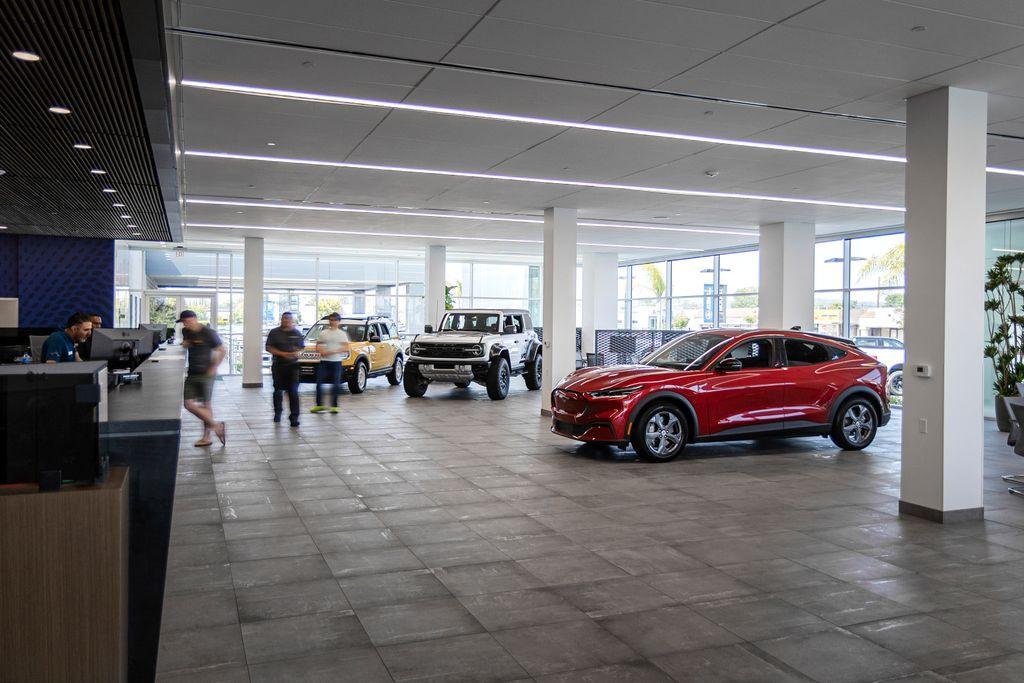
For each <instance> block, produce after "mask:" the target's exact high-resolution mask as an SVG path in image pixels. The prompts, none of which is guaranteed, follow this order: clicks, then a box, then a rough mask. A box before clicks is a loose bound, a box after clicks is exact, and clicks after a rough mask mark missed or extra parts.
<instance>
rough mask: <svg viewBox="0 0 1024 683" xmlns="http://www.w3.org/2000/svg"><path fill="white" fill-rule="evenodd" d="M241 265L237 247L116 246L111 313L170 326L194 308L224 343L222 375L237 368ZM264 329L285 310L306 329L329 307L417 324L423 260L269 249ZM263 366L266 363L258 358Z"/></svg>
mask: <svg viewBox="0 0 1024 683" xmlns="http://www.w3.org/2000/svg"><path fill="white" fill-rule="evenodd" d="M243 280H244V263H243V255H242V253H241V251H235V252H232V251H204V250H195V249H188V250H174V249H137V248H134V247H130V246H123V245H118V252H117V258H116V272H115V283H116V284H115V317H116V319H117V322H116V324H117V325H118V326H122V327H135V326H137V325H138V324H139V323H143V322H155V323H163V324H166V325H168V327H171V328H174V327H176V325H175V322H174V321H175V320H176V319H177V316H178V313H179V312H180V311H181V310H184V309H186V308H187V309H191V310H194V311H196V313H197V314H198V316H199V318H200V320H201V321H203V322H206V323H208V324H210V325H211V326H213V327H214V328H215V329H217V331H218V333H219V334H220V336H221V338H222V339H223V340H224V343H225V345H226V346H227V348H228V355H227V358H226V360H225V362H224V363H223V364H222V365H221V368H220V372H221V373H223V374H237V373H240V372H241V371H242V349H243V342H242V320H243V310H244V307H243V304H244V296H243ZM263 286H264V290H263V306H262V326H263V330H264V333H266V332H267V331H269V330H270V329H271V328H272V327H274V326H276V325H277V324H278V321H279V320H280V317H281V314H282V313H284V312H285V311H291V312H292V313H294V314H295V316H296V319H297V321H298V324H299V326H300V327H302V328H308V327H310V326H312V325H313V324H314V323H316V321H317V320H319V319H320V318H322V317H324V316H325V315H327V314H328V313H331V312H334V311H339V312H342V313H343V314H346V315H348V314H377V315H388V316H391V317H392V318H393V319H394V320H395V322H396V324H397V325H398V328H399V330H400V331H402V332H403V333H408V332H416V331H419V330H422V329H423V323H424V320H423V318H424V285H423V262H422V260H413V259H409V260H406V259H394V258H373V257H357V256H344V257H341V256H338V257H335V256H330V255H325V256H307V255H296V254H290V253H278V252H273V251H268V252H267V254H266V257H265V265H264V284H263ZM265 366H266V367H265V370H266V371H268V372H269V363H265Z"/></svg>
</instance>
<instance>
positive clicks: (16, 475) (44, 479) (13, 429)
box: [0, 361, 107, 488]
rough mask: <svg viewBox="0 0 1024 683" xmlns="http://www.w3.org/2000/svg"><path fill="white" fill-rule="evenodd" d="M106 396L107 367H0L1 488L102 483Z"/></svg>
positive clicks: (86, 363) (104, 467) (69, 364)
mask: <svg viewBox="0 0 1024 683" xmlns="http://www.w3.org/2000/svg"><path fill="white" fill-rule="evenodd" d="M106 391H107V369H106V367H104V365H103V363H92V362H88V361H86V362H82V363H56V364H53V365H4V366H0V485H2V484H23V483H33V482H39V483H40V484H41V485H43V484H45V485H47V486H48V487H49V488H57V487H59V486H60V484H61V482H64V481H78V482H89V483H91V482H94V481H102V480H103V478H105V476H106V471H107V466H106V457H105V455H104V454H103V452H102V451H101V450H100V447H99V423H100V422H101V421H103V420H105V419H106ZM55 426H59V428H55Z"/></svg>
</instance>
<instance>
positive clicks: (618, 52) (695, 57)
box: [446, 17, 714, 87]
mask: <svg viewBox="0 0 1024 683" xmlns="http://www.w3.org/2000/svg"><path fill="white" fill-rule="evenodd" d="M713 55H714V52H712V51H709V50H701V49H696V48H691V47H686V46H676V45H667V44H665V43H654V42H650V41H645V40H636V39H631V38H620V37H616V36H605V35H599V34H596V33H586V32H582V31H573V30H569V29H563V28H556V27H550V26H541V25H540V24H529V23H525V22H519V21H509V20H506V19H495V18H490V17H488V18H485V19H484V20H483V21H481V22H480V23H479V24H478V25H477V26H476V28H474V29H473V30H472V31H471V32H470V34H469V35H468V36H466V38H465V39H464V40H463V41H462V42H461V43H460V44H459V46H458V47H456V48H455V49H454V50H452V52H451V54H450V55H449V56H448V57H447V58H446V59H447V61H449V62H452V63H456V64H459V63H468V64H474V65H477V66H484V67H488V68H494V69H504V70H510V71H517V72H521V73H531V74H538V75H545V76H554V77H558V78H569V79H578V80H587V81H594V82H602V83H616V84H622V85H629V86H637V87H651V86H654V85H657V84H658V83H661V82H662V81H664V80H666V79H669V78H671V77H672V76H674V75H676V74H678V73H681V72H682V71H685V70H686V69H687V68H689V67H691V66H693V65H695V64H698V63H700V62H701V61H703V60H705V59H707V58H708V57H711V56H713Z"/></svg>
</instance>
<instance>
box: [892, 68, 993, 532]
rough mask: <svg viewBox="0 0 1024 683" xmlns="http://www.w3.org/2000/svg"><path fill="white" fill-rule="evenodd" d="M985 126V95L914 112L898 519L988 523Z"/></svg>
mask: <svg viewBox="0 0 1024 683" xmlns="http://www.w3.org/2000/svg"><path fill="white" fill-rule="evenodd" d="M987 127H988V95H987V94H986V93H983V92H975V91H972V90H962V89H960V88H939V89H938V90H932V91H930V92H927V93H924V94H922V95H917V96H916V97H912V98H910V99H909V100H908V101H907V159H908V161H907V171H906V203H907V216H906V240H907V242H906V268H907V289H906V321H905V325H904V328H905V329H904V333H905V335H906V349H907V357H906V368H907V369H906V371H905V372H904V374H903V377H904V379H903V387H904V394H903V403H904V407H903V462H902V478H901V485H900V512H901V513H904V514H911V515H916V516H920V517H925V518H927V519H931V520H933V521H938V522H956V521H962V520H974V519H981V518H982V517H983V516H984V498H983V476H984V462H983V453H984V444H983V441H984V435H983V427H982V424H983V423H982V419H983V414H982V403H983V387H982V383H983V380H982V377H983V372H982V369H983V358H982V349H983V347H984V341H983V330H984V326H985V319H984V313H983V305H984V294H983V291H984V278H985V160H986V151H987V150H986V130H987ZM918 368H922V369H923V370H918ZM925 374H930V375H931V376H930V377H925V376H923V375H925Z"/></svg>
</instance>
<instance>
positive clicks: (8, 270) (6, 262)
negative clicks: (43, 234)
mask: <svg viewBox="0 0 1024 683" xmlns="http://www.w3.org/2000/svg"><path fill="white" fill-rule="evenodd" d="M0 296H3V297H8V296H18V238H17V237H14V236H9V237H0Z"/></svg>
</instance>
